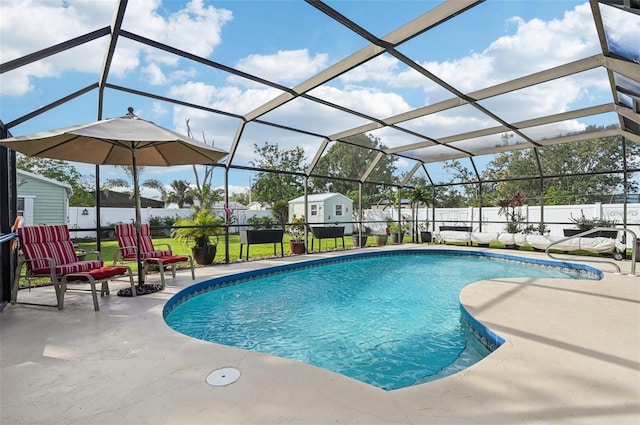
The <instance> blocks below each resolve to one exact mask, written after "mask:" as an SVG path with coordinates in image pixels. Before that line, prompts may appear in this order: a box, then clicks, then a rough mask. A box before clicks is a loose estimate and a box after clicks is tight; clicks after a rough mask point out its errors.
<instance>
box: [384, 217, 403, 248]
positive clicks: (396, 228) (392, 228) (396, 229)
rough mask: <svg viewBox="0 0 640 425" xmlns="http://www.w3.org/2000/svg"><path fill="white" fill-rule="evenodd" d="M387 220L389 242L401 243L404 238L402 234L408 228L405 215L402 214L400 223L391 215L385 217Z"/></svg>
mask: <svg viewBox="0 0 640 425" xmlns="http://www.w3.org/2000/svg"><path fill="white" fill-rule="evenodd" d="M385 221H386V222H387V227H388V228H389V232H390V234H391V242H392V243H395V244H397V243H401V242H402V240H403V239H404V234H405V233H406V232H407V231H408V230H409V223H408V222H407V219H406V217H405V216H404V215H403V216H402V220H401V222H400V224H399V225H398V223H397V222H395V221H394V220H393V218H391V217H387V218H385Z"/></svg>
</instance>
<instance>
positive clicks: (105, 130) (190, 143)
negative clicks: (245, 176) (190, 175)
mask: <svg viewBox="0 0 640 425" xmlns="http://www.w3.org/2000/svg"><path fill="white" fill-rule="evenodd" d="M0 145H1V146H5V147H7V148H9V149H13V150H15V151H17V152H20V153H23V154H25V155H27V156H37V157H43V158H51V159H61V160H65V161H74V162H85V163H90V164H98V165H129V166H131V167H132V170H133V190H134V200H135V215H136V218H135V228H136V236H137V240H138V247H139V246H140V225H141V219H140V193H139V185H138V170H137V167H138V166H172V165H185V164H213V163H215V162H217V161H218V160H220V159H221V158H223V157H224V156H226V155H227V152H225V151H223V150H220V149H217V148H214V147H212V146H209V145H207V144H205V143H202V142H200V141H198V140H195V139H192V138H190V137H187V136H184V135H182V134H180V133H176V132H175V131H171V130H168V129H166V128H163V127H160V126H158V125H156V124H154V123H152V122H151V121H145V120H143V119H140V118H138V117H137V116H136V115H135V114H134V113H133V108H131V107H129V112H128V113H127V114H126V115H125V116H123V117H119V118H109V119H105V120H100V121H96V122H93V123H89V124H83V125H77V126H73V127H66V128H61V129H58V130H50V131H44V132H41V133H34V134H29V135H25V136H18V137H13V138H8V139H3V140H0ZM137 251H138V258H137V260H138V284H139V285H142V284H144V273H143V271H142V264H141V261H142V260H141V258H140V249H138V250H137Z"/></svg>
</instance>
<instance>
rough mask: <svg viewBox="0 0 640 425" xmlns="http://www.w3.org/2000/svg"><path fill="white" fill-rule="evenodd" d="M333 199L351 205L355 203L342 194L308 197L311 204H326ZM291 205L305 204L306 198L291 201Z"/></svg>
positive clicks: (323, 194)
mask: <svg viewBox="0 0 640 425" xmlns="http://www.w3.org/2000/svg"><path fill="white" fill-rule="evenodd" d="M333 198H342V199H343V200H346V201H348V202H351V203H352V202H353V201H352V200H351V199H349V198H348V197H346V196H344V195H343V194H342V193H314V194H311V195H308V196H307V199H308V200H309V202H324V201H327V200H329V199H333ZM289 203H290V204H300V203H304V196H299V197H297V198H295V199H292V200H290V201H289Z"/></svg>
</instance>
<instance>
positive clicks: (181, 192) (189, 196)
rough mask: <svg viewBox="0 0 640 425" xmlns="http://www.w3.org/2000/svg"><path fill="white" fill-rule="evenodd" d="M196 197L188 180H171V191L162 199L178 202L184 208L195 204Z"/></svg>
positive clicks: (168, 201) (179, 206) (169, 202)
mask: <svg viewBox="0 0 640 425" xmlns="http://www.w3.org/2000/svg"><path fill="white" fill-rule="evenodd" d="M194 198H195V197H194V193H193V190H192V189H191V184H190V183H189V182H188V181H186V180H174V181H172V182H171V191H170V192H167V193H165V195H164V196H163V197H162V200H163V201H164V202H166V203H168V204H172V203H173V204H178V208H184V206H185V205H193V201H194Z"/></svg>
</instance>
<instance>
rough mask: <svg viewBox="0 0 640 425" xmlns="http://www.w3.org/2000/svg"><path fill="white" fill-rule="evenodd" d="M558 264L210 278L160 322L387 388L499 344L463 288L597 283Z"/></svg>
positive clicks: (488, 262) (290, 268) (290, 270)
mask: <svg viewBox="0 0 640 425" xmlns="http://www.w3.org/2000/svg"><path fill="white" fill-rule="evenodd" d="M600 276H601V275H600V274H599V272H598V271H596V270H595V269H592V268H589V267H586V266H581V265H571V264H568V263H560V262H550V261H540V260H537V261H536V262H535V264H532V263H531V262H527V261H525V260H524V259H521V258H519V257H512V256H506V255H497V254H490V253H485V252H471V251H464V252H461V251H441V250H438V251H432V250H403V251H393V252H386V253H366V254H356V255H347V256H343V257H340V258H339V259H336V258H333V259H329V260H314V261H308V262H303V263H298V264H291V265H287V266H280V267H274V268H269V269H267V270H261V271H255V272H248V273H242V274H240V275H235V276H229V277H225V278H218V279H212V280H210V281H206V282H202V283H200V284H197V285H194V286H192V287H189V288H186V289H184V290H183V291H181V292H179V293H178V294H176V296H175V297H174V298H172V299H171V300H170V301H169V302H168V303H167V305H166V306H165V311H164V313H165V320H166V321H167V323H168V324H169V326H171V327H172V328H174V329H175V330H177V331H179V332H182V333H184V334H186V335H190V336H193V337H195V338H199V339H203V340H207V341H212V342H216V343H220V344H225V345H231V346H236V347H240V348H244V349H248V350H254V351H259V352H264V353H269V354H274V355H277V356H280V357H286V358H291V359H295V360H299V361H302V362H305V363H308V364H312V365H315V366H319V367H322V368H325V369H328V370H332V371H335V372H338V373H341V374H343V375H346V376H349V377H352V378H355V379H358V380H361V381H363V382H367V383H369V384H371V385H375V386H378V387H380V388H383V389H387V390H390V389H397V388H402V387H406V386H409V385H415V384H419V383H423V382H428V381H430V380H433V379H437V378H440V377H443V376H447V375H449V374H451V373H455V372H456V371H458V370H461V369H463V368H464V367H468V366H469V365H471V364H473V363H475V362H477V361H478V360H480V359H482V358H483V357H484V356H486V355H487V354H488V353H489V350H488V349H487V348H486V347H484V346H482V345H481V344H479V343H478V340H477V339H476V338H475V337H473V335H472V333H471V332H470V330H469V328H468V327H467V323H471V324H472V325H473V329H472V330H473V332H474V333H476V334H477V335H478V336H480V338H482V339H484V340H485V342H487V341H489V342H488V343H487V344H486V345H491V344H493V348H495V346H497V345H499V344H500V343H501V340H500V338H499V337H496V336H495V335H493V334H492V333H491V331H490V330H488V329H485V328H483V327H482V326H481V325H480V324H478V323H477V322H475V321H474V320H473V318H472V317H470V316H469V315H468V313H466V312H465V311H464V310H463V311H462V312H461V307H460V303H459V301H458V294H459V292H460V290H461V289H462V288H463V287H464V286H466V285H467V284H469V283H471V282H474V281H478V280H484V279H491V278H498V277H555V278H558V277H562V278H572V279H575V278H599V277H600Z"/></svg>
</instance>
